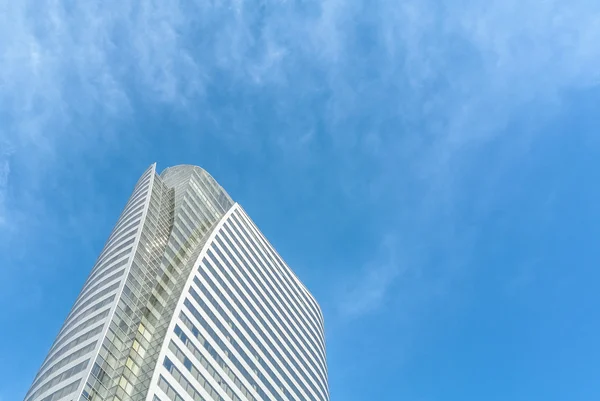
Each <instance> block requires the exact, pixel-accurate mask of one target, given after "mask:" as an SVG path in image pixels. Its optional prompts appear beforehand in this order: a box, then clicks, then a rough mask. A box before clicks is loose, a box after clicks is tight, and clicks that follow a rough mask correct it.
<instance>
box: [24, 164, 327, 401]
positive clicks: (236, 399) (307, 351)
mask: <svg viewBox="0 0 600 401" xmlns="http://www.w3.org/2000/svg"><path fill="white" fill-rule="evenodd" d="M323 330H324V329H323V316H322V314H321V311H320V309H319V306H318V304H317V302H316V301H315V300H314V298H313V297H312V296H311V294H310V293H309V292H308V290H307V289H306V288H305V287H304V286H303V285H302V283H301V282H300V281H299V280H298V278H297V277H296V276H295V275H294V273H293V272H292V271H291V270H290V268H289V267H288V266H287V265H286V264H285V262H284V261H283V260H282V259H281V257H280V256H279V255H278V254H277V252H276V251H275V250H274V249H273V247H272V246H271V244H270V243H269V242H268V241H267V240H266V238H265V237H264V236H263V235H262V234H261V232H260V231H259V230H258V228H257V227H256V225H255V224H254V223H253V222H252V220H250V218H249V217H248V215H247V214H246V213H245V212H244V210H243V209H242V207H241V206H239V205H238V204H237V203H234V202H233V201H232V200H231V198H230V197H229V195H228V194H227V193H226V192H225V190H223V188H221V186H219V184H218V183H217V182H216V181H215V180H214V179H213V178H212V177H211V176H210V175H209V174H208V173H207V172H206V171H204V170H203V169H201V168H199V167H196V166H189V165H181V166H175V167H170V168H167V169H166V170H164V171H163V172H162V173H161V174H160V175H158V174H157V173H156V165H155V164H154V165H152V166H150V167H149V168H148V170H147V171H146V172H145V173H144V174H143V175H142V177H141V178H140V179H139V181H138V183H137V184H136V186H135V188H134V190H133V193H132V195H131V197H130V198H129V201H128V202H127V204H126V205H125V208H124V210H123V212H122V213H121V216H120V217H119V220H118V221H117V223H116V225H115V227H114V229H113V231H112V233H111V234H110V236H109V238H108V240H107V242H106V244H105V246H104V249H103V250H102V252H101V253H100V256H99V257H98V259H97V261H96V263H95V265H94V267H93V269H92V271H91V273H90V275H89V277H88V279H87V281H86V282H85V284H84V286H83V289H82V290H81V292H80V294H79V296H78V298H77V300H76V301H75V304H74V305H73V308H72V309H71V311H70V313H69V315H68V316H67V319H66V320H65V323H64V324H63V326H62V328H61V329H60V331H59V333H58V335H57V337H56V340H55V341H54V343H53V344H52V347H51V348H50V351H49V352H48V355H47V357H46V359H45V360H44V362H43V363H42V366H41V368H40V370H39V372H38V374H37V375H36V377H35V379H34V381H33V384H32V385H31V388H30V389H29V391H28V393H27V395H26V396H25V401H59V400H65V401H84V400H86V401H113V400H114V401H119V400H120V401H129V400H131V401H143V400H145V401H169V400H170V401H203V400H205V401H213V400H215V401H229V400H231V401H246V400H248V401H263V400H277V401H285V400H301V401H304V400H310V401H325V400H329V389H328V384H327V365H326V358H325V343H324V331H323Z"/></svg>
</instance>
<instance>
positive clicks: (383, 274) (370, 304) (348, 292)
mask: <svg viewBox="0 0 600 401" xmlns="http://www.w3.org/2000/svg"><path fill="white" fill-rule="evenodd" d="M397 253H398V250H397V243H396V241H395V238H393V237H392V236H388V237H387V238H385V239H384V241H383V242H382V244H381V248H380V249H379V251H378V254H377V257H376V258H375V259H374V260H372V261H371V262H369V264H368V265H367V266H365V268H364V269H363V271H360V272H358V277H352V278H351V279H350V280H349V282H348V283H345V285H344V287H345V288H344V289H343V290H342V291H341V293H340V294H338V295H337V296H338V297H339V299H338V307H339V309H340V310H339V312H341V314H342V315H343V316H344V317H346V318H356V317H360V316H362V315H364V314H368V313H371V312H373V311H375V310H377V309H379V308H380V307H381V306H383V305H384V304H385V301H386V299H387V298H388V297H389V295H390V294H389V293H390V290H391V289H392V287H393V285H394V282H395V281H396V280H397V279H398V277H400V276H401V275H402V274H403V273H406V272H407V271H408V270H409V267H408V265H407V264H406V263H402V262H401V261H400V260H398V255H397ZM355 280H358V281H355Z"/></svg>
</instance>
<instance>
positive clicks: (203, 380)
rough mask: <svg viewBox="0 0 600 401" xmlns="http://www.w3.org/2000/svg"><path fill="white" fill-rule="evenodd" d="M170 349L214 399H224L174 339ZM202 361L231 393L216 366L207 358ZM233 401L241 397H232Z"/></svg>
mask: <svg viewBox="0 0 600 401" xmlns="http://www.w3.org/2000/svg"><path fill="white" fill-rule="evenodd" d="M169 350H170V351H171V352H173V354H174V355H175V357H176V358H177V359H179V361H180V362H181V363H182V364H183V367H184V368H186V369H187V370H188V372H190V373H191V374H192V377H193V378H194V379H196V381H197V382H198V384H200V386H202V388H204V390H205V391H206V392H207V393H208V394H210V395H211V398H212V399H214V400H222V398H221V396H220V395H219V393H218V392H217V389H216V388H214V387H213V386H212V384H211V383H210V382H209V381H208V380H207V379H206V378H205V377H204V375H202V374H201V373H200V371H199V370H198V368H197V367H196V366H194V364H193V363H192V361H191V360H190V359H189V358H188V357H187V356H185V354H184V353H183V351H182V350H180V349H179V347H178V346H177V345H175V343H174V342H173V341H171V342H170V343H169ZM201 363H202V366H204V368H205V369H206V370H207V371H208V374H209V375H210V376H212V377H213V378H214V379H215V380H216V381H217V383H218V384H219V385H220V386H221V387H222V388H223V389H224V390H225V391H226V392H227V394H228V395H229V393H230V392H231V390H230V389H229V386H228V385H227V383H225V381H224V380H223V378H222V377H221V376H220V375H219V374H218V373H217V371H216V370H215V368H213V367H212V366H211V365H210V364H209V363H208V360H207V359H206V358H202V362H201ZM231 394H232V395H233V393H231ZM230 397H231V396H230ZM236 397H237V396H236ZM232 401H239V397H237V399H233V398H232Z"/></svg>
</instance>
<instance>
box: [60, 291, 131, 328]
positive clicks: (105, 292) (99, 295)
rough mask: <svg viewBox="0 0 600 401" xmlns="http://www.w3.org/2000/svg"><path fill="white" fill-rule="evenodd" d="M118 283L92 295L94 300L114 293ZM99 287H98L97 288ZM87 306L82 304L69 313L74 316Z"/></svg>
mask: <svg viewBox="0 0 600 401" xmlns="http://www.w3.org/2000/svg"><path fill="white" fill-rule="evenodd" d="M119 284H120V283H118V282H117V283H113V284H111V285H110V286H108V287H106V288H104V289H103V290H100V291H99V292H97V293H95V294H93V295H94V299H100V298H102V297H103V296H105V295H106V294H108V293H109V292H111V291H114V290H115V289H117V288H118V287H119ZM98 287H100V286H98ZM87 305H88V304H87V303H84V304H83V305H81V306H79V307H78V308H77V309H75V310H74V311H73V312H71V314H72V316H76V315H77V314H78V313H79V312H81V310H83V308H85V307H86V306H87ZM63 331H64V329H61V332H63Z"/></svg>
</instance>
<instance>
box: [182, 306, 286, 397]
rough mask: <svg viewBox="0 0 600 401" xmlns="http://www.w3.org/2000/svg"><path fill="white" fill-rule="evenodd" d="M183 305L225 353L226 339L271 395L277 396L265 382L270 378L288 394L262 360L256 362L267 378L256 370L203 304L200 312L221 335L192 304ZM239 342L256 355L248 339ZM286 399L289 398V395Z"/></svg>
mask: <svg viewBox="0 0 600 401" xmlns="http://www.w3.org/2000/svg"><path fill="white" fill-rule="evenodd" d="M184 305H185V306H186V308H187V309H188V310H189V312H190V313H191V314H192V316H194V318H196V320H197V321H198V323H199V324H200V327H203V328H204V329H205V330H206V331H207V332H208V334H209V335H210V336H211V337H212V339H213V340H214V341H215V342H216V343H217V344H218V345H219V347H221V349H222V350H223V351H225V352H228V350H227V345H226V344H225V341H224V340H223V338H227V340H228V341H229V343H230V344H231V345H232V346H233V348H234V349H235V350H236V351H237V352H238V354H239V355H240V356H241V358H242V359H243V360H244V362H246V364H247V365H248V366H249V367H250V369H251V370H253V371H254V372H255V373H256V374H257V376H258V378H259V380H261V381H262V383H264V384H265V385H266V386H267V387H268V389H269V390H270V391H271V393H272V394H277V392H276V391H275V389H274V388H273V386H272V385H271V383H270V382H269V381H267V377H268V378H270V379H271V380H272V381H273V382H275V385H276V386H278V387H279V388H281V389H282V390H283V391H284V392H285V393H286V394H289V393H288V392H287V391H286V390H284V388H283V384H282V383H281V381H280V380H279V378H278V377H277V376H276V375H275V374H274V373H273V370H272V369H271V367H270V366H269V365H267V364H266V363H263V361H262V360H260V361H258V362H259V363H260V366H261V367H262V369H264V370H265V371H266V372H267V376H265V375H264V374H263V372H262V370H259V369H257V366H258V365H257V363H256V362H254V360H252V359H251V358H250V356H249V353H248V351H246V350H245V349H244V348H243V347H242V346H241V344H240V343H239V342H238V341H237V340H236V339H235V338H234V337H231V336H230V335H229V334H228V332H227V331H226V328H225V326H224V325H223V324H222V323H221V322H220V321H219V320H217V319H216V316H215V315H214V313H213V312H212V311H210V310H209V309H208V308H206V305H205V304H204V303H202V304H200V305H201V306H203V309H202V310H204V311H205V312H206V314H207V315H209V317H210V319H211V321H212V322H213V323H214V324H215V325H216V326H217V327H218V329H219V331H220V332H221V334H219V333H216V332H215V331H214V330H213V329H212V327H211V326H210V325H209V324H208V322H206V321H205V320H204V318H203V317H202V315H201V314H200V313H199V312H198V310H197V309H196V308H195V307H194V306H193V305H192V303H191V302H190V301H189V300H188V299H186V300H185V301H184ZM227 321H228V325H229V327H230V328H231V329H233V323H232V322H231V321H230V320H229V319H227ZM234 331H235V332H236V333H237V330H234ZM225 336H226V337H225ZM240 340H241V342H242V343H243V344H244V345H245V346H246V348H247V349H248V350H250V352H252V354H253V355H256V350H255V348H254V347H253V346H252V345H250V343H249V341H248V339H246V338H245V337H243V336H240ZM256 359H258V358H256ZM231 360H232V361H233V362H234V364H236V367H237V366H238V365H237V364H240V365H241V363H240V362H239V361H237V360H236V359H234V358H232V359H231ZM287 398H290V397H289V395H288V397H287Z"/></svg>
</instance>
